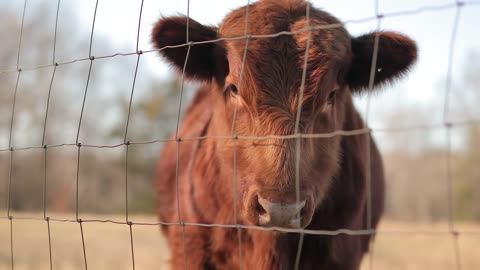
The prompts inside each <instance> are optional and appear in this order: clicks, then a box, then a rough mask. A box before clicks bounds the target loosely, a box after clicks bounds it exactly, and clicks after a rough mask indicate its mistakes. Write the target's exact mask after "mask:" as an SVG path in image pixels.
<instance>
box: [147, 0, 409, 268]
mask: <svg viewBox="0 0 480 270" xmlns="http://www.w3.org/2000/svg"><path fill="white" fill-rule="evenodd" d="M307 5H310V4H309V3H307V2H304V1H301V0H292V1H286V0H283V1H274V0H265V1H259V2H256V3H254V4H252V5H250V6H249V9H248V10H249V16H248V24H247V33H248V34H251V35H260V34H261V35H263V34H274V33H277V32H280V31H294V32H295V34H293V35H280V36H277V37H274V38H252V39H250V40H249V41H248V48H247V49H248V52H247V57H246V62H245V66H244V69H243V71H242V56H243V54H244V50H245V46H246V44H247V41H246V40H245V39H234V40H227V41H225V40H223V41H220V42H214V43H205V44H201V45H199V44H197V45H193V46H192V47H191V49H190V54H189V56H188V61H187V65H186V69H185V76H186V77H187V78H190V79H197V80H201V81H203V82H204V85H203V86H202V87H201V89H200V90H199V92H198V93H197V96H196V98H195V99H194V100H193V102H192V105H191V106H190V108H189V110H188V111H187V112H186V114H185V118H184V120H183V124H182V127H181V129H180V130H179V133H178V136H179V137H181V138H188V137H198V136H218V135H230V134H232V131H233V133H234V134H237V135H243V136H265V135H288V134H293V133H295V131H296V130H295V119H296V115H297V109H298V105H299V103H301V108H302V109H301V112H300V115H301V119H300V125H299V129H298V132H300V133H304V134H312V133H326V132H332V131H334V130H355V129H360V128H362V127H363V126H364V124H363V122H362V119H361V118H360V116H359V114H358V112H357V111H356V110H355V108H354V106H353V101H352V93H358V92H362V91H367V90H368V89H367V88H368V81H369V74H370V66H371V57H372V54H373V44H374V39H375V35H378V38H379V50H378V62H377V66H378V68H379V69H378V70H377V73H376V75H375V81H374V86H378V85H380V84H383V83H385V82H388V81H391V80H392V79H394V78H396V77H398V76H400V75H402V74H404V73H405V72H406V71H407V69H408V68H409V67H410V66H411V64H412V63H413V62H414V61H415V58H416V46H415V43H414V42H413V41H412V40H410V39H409V38H407V37H405V36H403V35H401V34H398V33H392V32H376V33H371V34H367V35H364V36H361V37H359V38H353V37H351V36H350V35H349V34H348V32H347V31H346V30H345V28H343V27H342V26H341V25H340V24H339V21H338V20H337V19H336V18H334V17H333V16H331V15H330V14H328V13H326V12H324V11H321V10H319V9H316V8H314V7H312V6H310V21H307V20H306V17H305V10H306V7H307ZM245 14H246V7H242V8H239V9H237V10H234V11H232V12H231V13H230V14H229V15H227V17H226V18H225V19H224V20H223V22H222V23H221V25H220V26H219V27H218V28H216V27H212V26H203V25H201V24H200V23H198V22H196V21H194V20H192V19H189V29H188V30H189V41H206V40H212V39H217V38H221V37H236V36H242V35H244V34H245ZM332 24H338V26H337V27H329V28H325V29H317V30H313V31H311V33H310V34H309V33H308V31H301V30H302V29H305V27H308V25H310V26H326V25H332ZM186 30H187V19H186V18H185V17H169V18H162V19H160V21H159V22H158V23H157V24H156V26H155V27H154V29H153V33H152V39H153V42H154V43H155V45H156V47H157V48H162V47H164V46H173V45H179V44H183V43H185V42H186V41H187V40H186V34H185V33H186ZM308 42H310V44H309V45H307V43H308ZM307 47H309V51H308V52H307V56H308V62H307V70H306V71H307V74H306V81H305V86H304V89H303V97H302V96H301V95H300V90H301V89H300V88H301V81H302V72H303V65H304V57H305V50H306V49H307ZM161 54H162V55H163V56H164V57H166V59H167V60H168V61H169V62H170V63H172V64H173V66H174V67H176V68H177V69H179V70H182V69H183V66H184V62H185V59H186V55H187V49H186V47H180V48H170V49H165V50H162V51H161ZM242 72H243V73H242ZM301 97H302V99H301ZM235 110H236V112H235ZM234 116H235V119H234ZM299 140H300V141H299V143H298V141H297V139H277V138H269V139H239V140H233V139H212V138H208V139H205V140H181V141H178V142H170V143H168V144H167V145H166V146H165V149H164V150H163V153H162V157H161V159H160V161H159V164H158V171H157V180H156V188H157V192H158V203H159V204H158V207H159V212H158V213H159V217H160V220H161V221H164V222H179V221H180V220H181V221H183V222H187V223H205V224H234V223H235V216H234V213H235V212H237V213H238V220H237V222H238V223H240V224H248V225H258V211H259V209H258V198H259V197H260V196H261V197H262V198H266V199H268V200H270V201H272V202H277V201H278V202H284V203H292V202H294V201H295V200H296V192H295V181H296V166H297V165H296V164H297V163H296V154H295V153H296V150H297V146H298V145H299V147H300V151H301V159H300V162H299V172H300V183H299V184H300V197H301V198H300V199H302V200H305V201H306V206H305V208H304V209H303V210H302V217H301V226H302V227H306V228H307V229H314V230H337V229H341V228H346V229H352V230H359V229H366V226H367V222H366V217H367V213H366V212H367V211H366V207H367V186H366V185H367V172H368V171H367V170H370V174H371V187H372V189H371V191H372V197H371V202H372V219H371V225H372V226H373V227H374V228H375V227H376V225H377V224H378V221H379V219H380V216H381V214H382V211H383V196H384V179H383V167H382V161H381V157H380V153H379V151H378V149H377V147H376V145H375V143H374V141H373V140H372V138H371V136H370V135H358V136H348V137H345V136H335V137H332V138H323V139H318V138H315V139H312V138H309V139H306V138H302V139H299ZM368 147H370V149H368ZM367 150H369V151H370V153H371V155H370V157H371V162H370V165H371V166H370V168H366V166H367V161H366V159H367ZM234 152H235V153H236V156H235V157H234ZM177 153H178V155H177ZM234 158H236V176H237V177H236V181H237V182H236V187H237V189H236V190H234V186H235V185H234V177H233V175H234ZM177 159H178V165H179V166H178V177H176V172H177V170H176V169H177V168H176V164H177ZM176 179H178V192H177V182H176ZM177 194H178V197H177ZM234 194H236V198H237V204H236V205H237V209H236V210H237V211H234V198H235V196H234ZM177 201H178V206H179V207H177ZM162 229H163V232H164V234H165V235H166V236H167V238H168V241H169V244H170V247H171V250H172V261H171V262H172V266H173V268H174V269H181V268H183V267H184V258H185V257H184V250H183V248H184V246H185V249H186V254H185V255H186V262H187V267H188V269H238V268H239V266H240V258H239V254H240V252H239V250H238V248H239V245H238V234H237V230H236V229H227V228H221V227H216V226H213V227H211V228H210V227H199V226H188V225H187V226H184V227H182V226H179V225H172V226H163V227H162ZM183 233H184V235H183ZM370 238H371V236H370V235H364V236H349V235H338V236H321V235H308V234H307V235H305V237H304V241H303V247H302V254H301V258H300V269H358V267H359V265H360V261H361V258H362V256H363V254H364V253H365V252H366V251H367V250H368V244H369V241H370ZM184 240H185V242H183V241H184ZM298 240H299V234H296V233H280V232H266V231H261V230H255V229H248V230H247V229H242V230H241V241H242V251H241V253H242V255H243V260H242V263H243V267H244V269H292V268H293V265H294V262H295V257H296V252H297V248H298V246H297V245H298Z"/></svg>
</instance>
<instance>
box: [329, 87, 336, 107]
mask: <svg viewBox="0 0 480 270" xmlns="http://www.w3.org/2000/svg"><path fill="white" fill-rule="evenodd" d="M336 97H337V89H335V90H333V91H332V92H330V94H328V100H327V101H328V104H333V103H335V98H336Z"/></svg>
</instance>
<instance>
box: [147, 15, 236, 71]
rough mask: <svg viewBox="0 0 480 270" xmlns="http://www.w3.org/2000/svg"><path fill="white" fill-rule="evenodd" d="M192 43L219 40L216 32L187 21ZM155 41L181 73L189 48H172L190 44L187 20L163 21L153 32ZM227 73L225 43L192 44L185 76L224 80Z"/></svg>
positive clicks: (166, 19) (180, 18)
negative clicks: (188, 42)
mask: <svg viewBox="0 0 480 270" xmlns="http://www.w3.org/2000/svg"><path fill="white" fill-rule="evenodd" d="M188 31H189V32H188V35H189V41H191V42H199V41H209V40H215V39H217V38H218V34H217V29H216V28H215V27H212V26H205V25H202V24H200V23H198V22H197V21H195V20H192V19H188ZM152 41H153V43H154V45H155V47H156V48H157V49H161V50H160V54H161V55H163V56H164V57H165V58H166V59H167V60H168V61H169V62H170V63H171V64H172V65H173V66H174V67H175V68H176V69H177V70H179V71H182V70H183V67H184V65H185V59H186V58H187V50H188V45H186V46H179V47H174V48H169V47H166V46H178V45H182V44H185V43H187V17H167V18H162V19H160V20H159V21H158V22H157V23H156V24H155V27H154V28H153V30H152ZM227 74H228V62H227V56H226V51H225V48H224V46H223V43H222V42H210V43H208V42H207V43H204V44H193V45H191V47H190V52H189V55H188V59H187V63H186V68H185V76H186V77H187V78H191V79H198V80H211V79H212V78H215V79H217V80H224V78H225V76H226V75H227Z"/></svg>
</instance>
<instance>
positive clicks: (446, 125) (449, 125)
mask: <svg viewBox="0 0 480 270" xmlns="http://www.w3.org/2000/svg"><path fill="white" fill-rule="evenodd" d="M249 3H250V1H248V2H247V6H248V4H249ZM98 4H99V1H98V0H97V1H96V4H95V10H94V15H93V20H92V27H91V33H90V43H89V53H88V57H86V58H79V59H74V60H69V61H65V62H58V60H57V59H56V46H57V44H56V43H57V42H56V36H57V26H58V23H59V21H58V17H59V11H60V0H58V2H57V10H56V20H55V33H54V42H53V57H52V63H50V64H45V65H39V66H33V67H21V66H20V58H21V44H22V34H23V24H24V20H25V11H26V9H27V0H25V1H24V6H23V13H22V25H21V29H20V38H19V43H18V54H17V63H16V67H15V68H5V69H3V70H0V75H4V74H10V73H15V72H17V73H18V74H17V79H16V84H15V89H14V94H13V100H12V114H11V122H10V130H9V143H8V148H3V149H0V153H1V152H10V171H9V180H8V194H7V211H6V216H0V220H6V221H8V222H9V229H10V259H11V268H12V269H14V264H15V263H14V262H15V260H14V242H15V241H14V221H16V220H27V221H44V222H46V226H47V233H48V250H49V262H50V264H49V266H50V269H52V268H53V264H52V257H54V254H52V245H51V237H52V236H51V229H50V224H51V223H52V222H57V223H77V224H78V225H79V229H80V236H81V241H82V251H83V263H84V268H85V269H88V260H87V254H88V252H87V249H86V239H85V237H84V227H83V224H86V223H109V224H114V225H127V226H128V228H129V240H130V252H131V261H132V269H135V246H134V234H133V231H134V230H133V227H134V226H160V225H165V226H180V227H181V228H182V238H183V261H184V268H185V269H187V264H188V251H187V247H186V241H185V238H186V236H185V228H186V227H192V226H197V227H205V228H229V229H236V230H237V232H238V234H237V236H238V246H239V257H240V262H241V266H240V267H242V264H243V263H242V258H243V254H242V238H241V236H242V230H258V231H277V232H286V233H298V234H300V235H301V237H300V240H299V243H298V250H297V257H296V260H295V269H297V268H298V267H299V260H300V254H301V251H302V241H303V236H304V235H329V236H335V235H376V234H426V235H439V234H448V235H451V236H452V239H453V253H454V254H455V267H456V268H455V269H461V268H462V265H461V263H460V261H461V259H460V252H459V243H458V237H459V235H460V234H462V235H480V230H468V229H460V228H457V227H456V226H455V224H454V221H453V216H454V213H453V209H454V207H453V191H452V185H453V183H452V172H451V160H452V146H451V131H452V129H453V128H455V127H459V126H466V125H478V124H480V119H468V120H462V121H450V120H449V119H448V109H449V99H450V88H451V76H452V75H451V73H452V61H453V54H454V49H455V41H456V33H457V30H458V21H459V19H460V11H461V8H464V7H466V6H475V5H480V1H479V0H472V1H456V2H454V3H448V4H443V5H432V6H423V7H420V8H416V9H410V10H403V11H397V12H389V13H379V11H378V1H375V16H371V17H365V18H360V19H354V20H346V21H344V22H342V23H339V24H330V25H322V26H311V25H309V23H307V26H306V27H304V28H303V29H300V30H297V31H282V32H278V33H274V34H268V35H255V34H248V28H247V25H248V24H247V22H248V8H247V13H246V19H245V33H244V35H241V36H236V37H222V38H218V39H213V40H207V41H200V42H194V41H190V40H189V32H188V31H186V43H184V44H180V45H175V46H165V47H162V48H159V49H151V50H141V49H140V48H139V36H140V25H141V18H142V13H143V0H142V1H141V3H140V5H139V17H138V27H137V36H136V50H135V52H127V53H121V52H116V53H114V54H111V55H101V56H94V55H92V43H93V40H94V29H95V20H96V17H97V8H98ZM189 9H190V2H189V1H188V4H187V18H189ZM448 9H455V10H456V14H455V20H454V24H453V28H452V36H451V39H450V47H449V56H448V67H447V68H448V71H447V82H446V86H445V102H444V117H443V122H442V123H436V124H427V125H417V126H405V127H393V128H372V127H369V125H368V112H369V104H368V103H369V102H368V101H367V117H366V121H365V126H364V127H363V128H360V129H355V130H336V131H334V132H329V133H322V134H303V133H299V132H298V123H299V121H300V114H298V115H297V118H296V124H295V127H296V128H295V133H294V134H290V135H266V136H242V135H237V134H235V133H234V124H235V121H233V126H232V133H231V134H230V135H215V136H198V137H180V136H178V129H179V126H180V119H181V112H182V96H183V88H184V87H183V86H184V79H185V69H186V63H187V60H188V54H189V51H190V48H191V47H192V46H195V45H200V44H209V43H215V42H221V41H229V40H245V41H246V44H247V45H246V47H245V52H244V55H243V59H242V68H241V70H242V72H240V74H243V68H244V65H245V59H246V55H247V53H248V42H249V41H250V40H252V39H264V38H274V37H278V36H282V35H295V34H298V33H301V32H308V33H309V37H310V33H311V32H312V31H315V30H322V29H333V28H339V27H344V26H345V25H348V24H358V23H365V22H370V21H376V22H377V26H378V28H379V26H380V21H381V20H382V19H384V18H387V17H388V18H392V17H400V16H408V15H414V14H420V13H424V12H436V11H441V10H448ZM306 14H307V17H308V14H309V11H308V5H307V10H306ZM307 21H309V20H307ZM188 24H189V20H188V19H187V29H188ZM308 44H309V42H307V49H306V52H308ZM375 44H376V46H377V49H378V35H377V37H376V43H375ZM181 47H184V48H186V50H187V57H186V60H185V64H184V67H183V70H182V76H181V86H180V88H181V89H180V97H179V105H178V115H177V121H176V132H175V137H174V138H159V139H155V140H150V141H131V140H128V130H129V122H130V113H131V107H132V101H133V99H134V91H135V84H136V79H137V72H138V66H139V62H140V58H141V55H143V54H147V53H155V52H160V51H163V50H166V49H169V48H181ZM377 49H375V50H374V51H375V52H374V53H373V58H372V71H371V73H370V74H371V77H370V80H369V86H370V88H372V86H373V81H374V77H373V76H374V74H375V72H374V70H375V64H376V55H377V54H376V51H377ZM132 55H137V62H136V66H135V71H134V78H133V81H132V87H131V93H130V99H129V104H128V116H127V120H126V123H125V132H124V138H123V142H122V143H118V144H111V145H96V144H88V143H82V142H81V141H80V138H79V137H80V131H81V124H82V117H83V113H84V107H85V104H86V101H87V95H88V85H89V80H90V75H91V72H92V66H93V63H94V61H95V60H98V59H107V58H113V57H117V56H132ZM305 55H306V57H305V64H304V69H303V75H302V87H301V92H300V93H301V94H303V85H304V83H305V76H306V65H307V60H308V57H307V56H308V54H307V53H306V54H305ZM84 61H90V68H89V71H88V75H87V79H86V85H85V90H84V95H83V103H82V109H81V113H80V118H79V121H78V129H77V134H76V140H75V143H60V144H52V145H47V144H45V130H46V126H47V124H48V121H47V120H48V114H49V104H50V98H51V92H52V85H53V84H54V79H55V72H56V69H57V67H58V66H64V65H71V64H74V63H77V62H84ZM49 67H53V71H52V77H51V81H50V85H49V89H48V97H47V100H46V109H45V117H44V125H43V134H42V142H41V145H32V146H26V147H15V146H14V142H13V134H12V133H13V129H14V116H15V105H16V103H17V100H16V99H17V90H18V85H19V82H20V78H21V76H20V75H21V74H22V72H25V71H32V70H38V69H44V68H49ZM240 76H241V75H240ZM240 81H241V80H240ZM239 91H241V87H240V86H239ZM299 106H300V104H299ZM236 109H237V105H236V107H235V114H234V120H235V115H236ZM298 111H299V112H300V110H298ZM434 129H444V130H446V142H447V148H448V149H447V155H446V158H445V160H446V175H447V177H446V186H447V194H446V195H447V196H446V197H447V204H448V222H449V226H448V229H441V230H437V229H435V230H434V229H425V230H410V229H409V230H404V229H401V230H400V229H398V230H392V229H388V230H386V229H375V228H372V226H371V224H370V222H371V221H370V220H371V209H370V207H371V202H370V196H371V191H370V180H368V182H369V183H367V184H368V198H369V199H368V200H369V204H368V209H369V210H368V211H367V217H366V221H367V224H368V226H367V227H366V228H365V229H360V230H350V229H344V228H340V229H337V230H311V229H289V228H281V227H261V226H252V225H243V224H239V223H238V221H237V215H238V214H237V203H238V202H237V199H238V198H237V197H238V196H237V194H236V189H237V185H238V184H237V176H236V171H237V169H236V156H235V155H234V164H233V166H234V170H233V171H234V174H233V179H232V180H233V182H232V184H233V186H234V192H235V193H234V194H233V196H234V206H233V207H234V208H233V211H234V216H235V218H234V223H233V224H218V223H192V222H185V221H183V220H182V216H181V211H180V208H181V205H180V202H179V200H178V199H177V213H178V220H179V222H162V221H158V222H141V221H134V220H132V219H131V217H130V215H129V203H128V193H129V191H128V187H129V179H128V176H127V175H128V169H127V168H128V162H129V155H128V153H129V147H131V146H134V145H148V144H156V143H166V142H175V141H176V142H177V156H178V148H179V145H180V143H181V142H182V141H188V140H197V141H201V140H234V141H237V140H269V139H278V140H297V141H300V140H299V139H302V138H310V139H322V138H332V137H336V136H358V135H362V134H371V133H376V132H379V133H380V132H382V133H383V132H385V133H395V132H412V131H416V130H434ZM234 145H236V144H234ZM59 147H76V148H77V167H76V170H77V171H76V198H75V219H60V218H54V217H52V216H49V215H48V213H47V211H46V209H47V199H46V197H47V178H48V177H47V150H48V149H51V148H59ZM118 147H125V182H124V184H125V219H124V220H112V219H82V218H81V213H80V212H79V201H80V200H81V199H80V198H79V185H80V184H81V177H80V166H81V164H80V158H81V148H99V149H103V148H105V149H110V148H118ZM34 149H43V150H44V163H43V165H44V172H43V173H44V174H43V182H44V185H43V217H41V218H40V217H24V216H15V215H13V214H12V213H11V199H12V198H11V196H12V191H11V189H12V188H11V185H12V178H13V175H12V174H13V169H12V168H13V161H14V159H13V156H14V152H16V151H27V150H34ZM234 149H235V148H234ZM368 149H369V148H368ZM367 152H369V151H367ZM366 154H367V155H368V157H367V168H369V167H370V153H366ZM296 156H297V161H298V157H299V156H300V150H299V147H297V152H296ZM297 167H298V164H297ZM297 170H298V168H297ZM367 171H369V169H367ZM296 175H297V177H296V186H297V202H298V198H299V195H298V192H299V191H298V186H299V172H297V173H296ZM178 177H179V159H178V157H177V161H176V192H177V195H178V192H179V190H178ZM368 178H370V176H368ZM177 198H178V196H177ZM372 249H373V245H372V247H371V250H370V252H371V253H372V252H373V250H372ZM370 269H373V257H371V258H370Z"/></svg>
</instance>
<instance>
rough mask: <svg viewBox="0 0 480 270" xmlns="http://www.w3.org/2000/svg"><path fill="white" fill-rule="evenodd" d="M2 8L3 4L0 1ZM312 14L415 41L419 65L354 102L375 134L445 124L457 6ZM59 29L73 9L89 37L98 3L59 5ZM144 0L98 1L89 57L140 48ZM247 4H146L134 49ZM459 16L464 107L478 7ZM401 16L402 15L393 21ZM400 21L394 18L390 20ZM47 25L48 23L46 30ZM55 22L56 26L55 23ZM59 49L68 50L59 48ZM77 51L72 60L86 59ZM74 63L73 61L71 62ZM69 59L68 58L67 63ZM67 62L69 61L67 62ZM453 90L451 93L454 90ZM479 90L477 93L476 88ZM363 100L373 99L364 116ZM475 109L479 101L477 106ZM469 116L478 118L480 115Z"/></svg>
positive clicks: (353, 4)
mask: <svg viewBox="0 0 480 270" xmlns="http://www.w3.org/2000/svg"><path fill="white" fill-rule="evenodd" d="M2 1H4V0H2ZM311 2H312V3H313V4H314V6H315V7H317V8H321V9H323V10H325V11H327V12H330V13H331V14H333V15H334V16H336V17H337V18H339V19H340V20H341V21H344V22H347V24H346V28H347V30H348V31H349V32H350V33H351V34H352V35H353V36H358V35H361V34H364V33H368V32H372V31H374V30H375V29H376V28H377V20H376V19H371V20H369V21H363V22H355V20H359V19H365V18H372V17H374V16H375V14H376V11H375V9H376V4H377V5H378V13H379V14H384V15H385V16H384V17H383V18H382V19H381V21H380V28H381V29H382V30H392V31H397V32H401V33H404V34H406V35H408V36H409V37H411V38H412V39H414V40H415V41H416V42H417V46H418V49H419V52H418V61H417V63H416V65H415V66H414V68H413V69H412V70H411V72H410V73H409V74H408V76H406V77H405V78H403V79H401V80H399V81H397V82H396V83H395V84H393V85H389V86H387V87H384V89H383V91H380V92H376V93H375V94H373V95H370V96H368V97H360V98H357V99H356V103H357V106H358V107H359V110H360V111H361V112H363V113H364V116H366V118H367V119H368V121H369V124H370V125H371V126H373V127H391V126H398V125H400V126H401V125H407V126H415V125H425V124H438V123H442V121H443V106H444V103H445V102H444V97H445V92H446V90H447V89H446V88H447V85H446V83H445V80H446V77H447V72H448V68H449V63H448V61H449V57H448V56H449V52H450V51H449V48H450V46H451V42H452V33H453V27H454V20H455V15H456V12H457V9H456V7H455V6H453V7H450V8H442V7H445V6H446V5H451V4H454V3H455V2H454V1H453V0H425V1H418V0H402V1H398V0H378V1H374V0H368V1H366V0H355V1H353V0H336V1H320V0H313V1H311ZM35 3H37V4H48V5H53V6H54V7H56V4H57V1H53V0H51V1H46V0H29V1H28V6H29V7H33V6H35ZM60 3H61V4H60V15H59V27H68V23H67V22H68V20H70V18H69V17H68V15H66V14H63V13H62V9H64V8H66V6H71V7H72V8H73V9H74V10H75V11H76V12H77V15H79V17H80V21H81V28H82V30H83V31H87V32H90V30H91V27H92V20H93V18H94V11H95V5H96V3H97V0H82V1H79V0H62V1H61V2H60ZM141 3H142V1H141V0H135V1H133V0H98V8H97V13H96V17H95V29H94V36H93V44H92V54H93V55H96V56H100V55H111V54H113V53H117V52H119V51H117V49H118V50H121V51H120V52H134V51H135V47H136V42H137V29H138V21H139V14H140V7H141ZM246 3H247V1H246V0H229V1H219V0H190V1H187V0H175V1H171V0H167V1H166V0H144V1H143V9H142V14H141V15H142V17H141V24H140V35H139V49H140V50H144V51H145V50H151V49H153V47H152V44H151V42H150V32H151V29H152V26H153V24H154V23H155V22H156V21H157V20H158V19H159V17H160V16H170V15H179V14H187V7H189V14H190V17H191V18H193V19H195V20H196V21H198V22H201V23H203V24H213V25H215V24H218V23H219V22H220V21H221V20H222V18H223V17H224V16H225V14H227V13H228V12H229V11H231V10H232V9H235V8H237V7H239V6H242V5H245V4H246ZM466 3H467V4H466V5H465V6H463V7H462V8H461V9H460V10H461V12H460V17H459V21H458V28H457V31H456V37H455V39H454V51H453V58H452V62H451V76H452V82H453V84H452V85H453V87H452V89H450V91H451V92H450V97H451V99H450V106H456V107H462V106H463V107H466V106H467V105H465V104H467V103H469V102H468V100H467V99H468V97H469V96H468V95H467V94H466V93H465V91H462V90H463V89H457V87H455V86H456V85H461V82H462V75H463V73H464V69H465V65H466V62H467V61H468V60H469V55H470V53H471V52H472V51H477V52H480V35H479V34H478V29H477V28H478V26H480V16H478V15H479V14H480V1H478V0H470V1H466ZM11 5H14V8H15V9H16V10H18V12H19V14H21V11H22V7H23V1H14V2H12V4H11ZM31 12H35V9H34V8H30V9H27V14H26V16H27V17H28V15H29V14H30V13H31ZM403 12H405V14H404V15H398V14H399V13H403ZM392 14H397V15H396V16H391V15H392ZM51 22H52V20H50V22H49V23H50V24H51ZM53 22H54V21H53ZM100 33H101V34H102V35H105V36H107V37H108V38H109V39H108V42H109V43H110V44H111V45H112V46H110V47H109V50H110V51H106V50H105V48H104V46H98V45H100V44H98V43H96V42H105V40H103V39H102V40H101V41H98V40H96V39H95V35H98V34H100ZM59 46H68V44H60V45H59ZM112 48H113V49H114V50H115V51H111V50H112ZM85 53H87V52H80V53H79V55H77V56H74V58H75V57H77V58H80V56H81V57H85ZM69 57H70V59H68V60H72V59H71V58H72V57H71V56H69ZM67 58H68V57H67ZM142 59H144V61H146V62H147V64H148V66H150V67H151V69H152V70H154V71H155V73H156V74H158V76H159V77H167V76H171V70H170V68H169V67H168V65H166V64H165V63H164V62H162V59H161V58H160V57H158V56H157V55H156V53H149V54H146V55H145V56H144V57H143V58H142ZM65 60H67V59H65ZM453 88H455V89H453ZM477 90H478V89H477ZM367 100H370V102H369V107H368V110H367ZM477 103H478V102H477ZM417 109H420V111H422V113H423V114H424V115H422V116H421V117H416V118H413V119H410V121H407V122H408V123H404V122H402V123H386V122H385V114H387V111H390V110H391V111H396V110H397V111H398V110H404V111H408V110H417ZM474 109H475V108H473V109H472V110H468V109H467V111H476V112H477V113H476V114H477V115H475V113H472V114H471V115H469V117H470V118H476V119H479V118H480V115H479V113H478V111H479V110H474ZM366 112H368V115H365V114H366Z"/></svg>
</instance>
